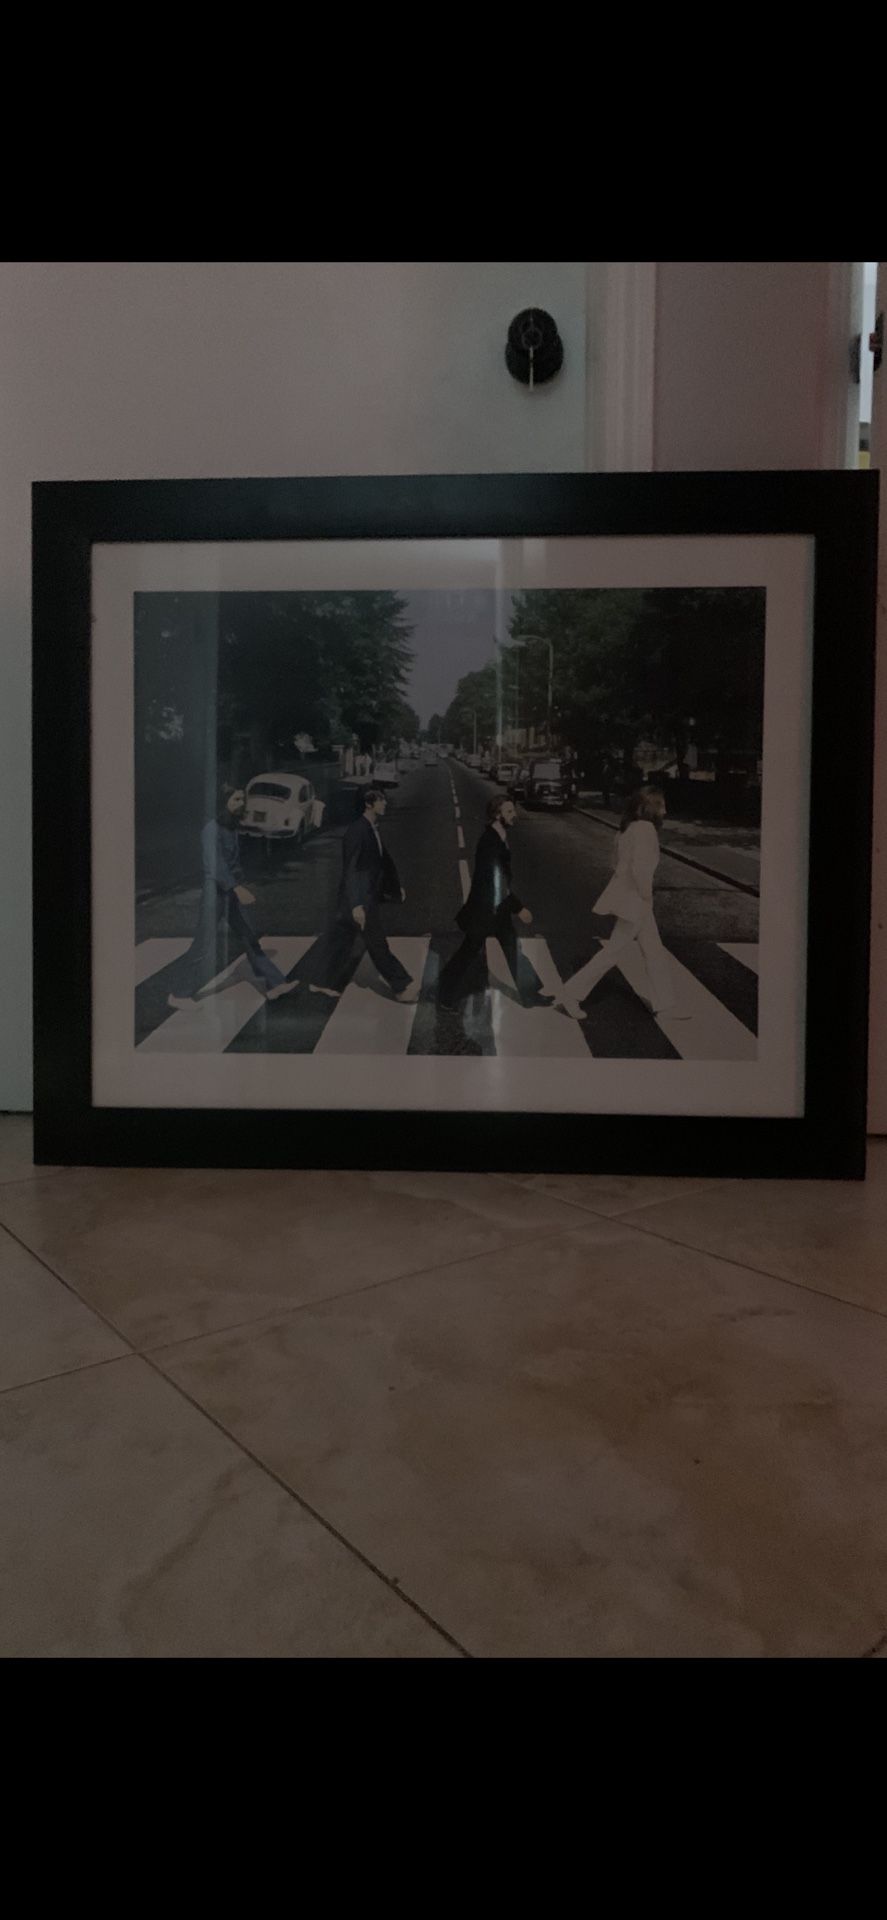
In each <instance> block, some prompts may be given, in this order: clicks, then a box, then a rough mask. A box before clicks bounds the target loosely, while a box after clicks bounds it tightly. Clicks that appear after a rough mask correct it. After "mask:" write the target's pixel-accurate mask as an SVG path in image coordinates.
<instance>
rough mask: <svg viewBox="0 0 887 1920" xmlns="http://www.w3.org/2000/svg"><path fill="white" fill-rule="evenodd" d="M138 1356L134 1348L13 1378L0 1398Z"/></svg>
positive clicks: (46, 1385) (135, 1358)
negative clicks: (30, 1377) (31, 1376)
mask: <svg viewBox="0 0 887 1920" xmlns="http://www.w3.org/2000/svg"><path fill="white" fill-rule="evenodd" d="M77 1298H78V1299H79V1295H77ZM140 1357H141V1356H140V1355H139V1354H138V1353H136V1352H135V1351H134V1350H130V1351H128V1352H127V1353H107V1354H106V1355H105V1358H104V1360H84V1361H82V1362H81V1364H80V1365H79V1366H73V1367H60V1368H59V1370H58V1372H57V1373H41V1374H39V1375H38V1377H37V1379H36V1380H13V1381H11V1382H10V1384H9V1386H8V1387H0V1400H3V1399H5V1397H6V1395H7V1394H8V1393H25V1392H26V1390H27V1388H28V1387H48V1386H50V1385H51V1383H52V1381H53V1380H71V1379H72V1378H73V1376H74V1374H75V1373H95V1372H96V1370H97V1368H99V1367H116V1366H117V1365H118V1364H119V1362H120V1361H121V1360H138V1359H140Z"/></svg>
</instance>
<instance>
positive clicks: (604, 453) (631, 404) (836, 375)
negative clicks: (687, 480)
mask: <svg viewBox="0 0 887 1920" xmlns="http://www.w3.org/2000/svg"><path fill="white" fill-rule="evenodd" d="M844 274H849V267H848V268H842V267H840V266H839V267H837V268H836V267H835V266H834V265H830V264H829V263H825V262H816V261H814V262H787V263H786V262H775V263H774V262H735V261H732V262H731V261H727V262H721V263H712V262H698V261H696V262H694V261H689V262H686V261H684V262H680V261H678V262H664V263H661V262H660V263H659V264H658V265H655V264H654V263H640V264H638V263H632V262H628V263H620V262H616V263H612V262H611V263H606V262H605V263H592V264H590V265H588V264H584V263H579V262H572V261H570V262H559V263H558V262H555V263H551V262H542V263H539V262H537V263H521V262H518V263H514V262H511V263H509V262H493V263H487V264H484V263H477V262H469V263H459V262H455V263H454V262H425V263H416V262H407V263H404V262H393V263H383V262H371V263H369V264H359V263H358V264H355V263H350V262H333V263H329V262H325V263H321V264H319V265H318V264H310V263H305V262H296V263H274V262H272V263H270V264H262V263H259V264H254V263H250V264H245V263H244V264H238V263H231V262H223V263H215V264H213V263H208V264H196V265H195V264H192V263H178V262H176V263H166V264H163V263H161V264H159V265H158V264H152V263H148V264H146V263H142V262H129V263H127V262H111V263H105V264H102V263H98V264H95V263H90V264H84V263H77V262H74V263H60V264H53V263H43V264H40V263H38V264H36V265H35V264H15V263H12V264H9V263H6V264H2V263H0V817H2V820H3V833H2V835H0V1109H2V1108H4V1107H25V1106H27V1105H28V1104H29V1102H30V1089H31V1075H30V1045H31V1042H30V1013H29V1009H30V888H29V881H28V873H29V863H30V832H29V809H30V757H29V747H28V733H29V724H30V723H29V668H28V659H29V644H30V643H29V623H30V578H29V573H30V554H29V538H30V521H29V515H30V502H29V487H30V482H31V480H33V479H42V480H48V479H69V480H73V479H94V478H101V479H112V478H114V479H128V478H143V477H166V476H170V477H172V476H224V475H234V474H242V475H248V474H258V475H262V474H266V475H274V474H298V473H361V472H363V473H410V472H414V473H415V472H418V473H423V472H424V473H434V472H437V473H447V472H450V473H453V472H483V471H487V472H496V471H500V472H508V471H523V472H527V471H530V472H532V471H536V472H552V471H555V472H556V471H575V470H579V469H581V468H583V467H584V466H585V465H586V463H587V464H589V465H595V466H598V467H603V468H608V469H609V468H618V467H623V466H624V467H632V468H636V469H639V468H643V467H644V466H651V465H652V466H655V467H656V468H658V469H660V470H667V469H669V468H682V469H691V470H692V469H694V468H696V469H713V468H717V467H752V468H763V467H780V468H791V467H816V466H828V465H839V464H843V461H844V451H843V449H844V445H845V443H846V426H847V406H846V402H847V399H848V397H849V396H848V394H847V390H846V389H847V365H848V362H847V346H848V333H849V328H848V325H847V317H846V303H845V300H844V281H843V279H842V275H844ZM528 305H540V306H546V307H548V308H549V309H550V311H551V312H552V313H553V314H554V315H555V318H556V319H557V321H558V324H559V327H560V330H561V334H562V337H563V339H564V344H565V365H564V371H563V374H562V375H561V376H560V378H559V379H558V380H557V381H556V382H554V383H553V384H552V386H551V387H547V388H546V387H543V388H541V389H539V390H537V392H536V393H535V394H533V395H532V396H530V395H528V393H527V392H526V390H525V389H523V388H521V387H519V386H518V385H517V384H516V383H515V382H514V381H512V380H511V379H510V377H509V376H508V374H507V373H506V371H505V368H504V362H503V353H504V345H505V335H506V331H507V327H508V323H509V321H510V320H511V319H512V318H513V316H514V314H515V313H516V312H518V311H519V309H520V308H521V307H524V306H528ZM654 321H655V324H654ZM586 368H587V369H588V374H589V378H588V381H587V376H586ZM857 405H858V401H857ZM857 417H858V416H857ZM623 429H624V431H623ZM880 752H881V755H882V758H884V759H887V742H884V743H882V745H881V748H880ZM59 990H60V992H63V991H64V956H60V975H59ZM883 1045H884V1046H885V1047H887V1033H885V1035H884V1037H883Z"/></svg>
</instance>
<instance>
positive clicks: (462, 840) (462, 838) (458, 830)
mask: <svg viewBox="0 0 887 1920" xmlns="http://www.w3.org/2000/svg"><path fill="white" fill-rule="evenodd" d="M456 839H457V840H458V842H459V845H460V847H463V848H464V846H465V835H464V833H463V832H462V828H461V827H457V828H456Z"/></svg>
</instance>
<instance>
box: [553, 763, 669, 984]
mask: <svg viewBox="0 0 887 1920" xmlns="http://www.w3.org/2000/svg"><path fill="white" fill-rule="evenodd" d="M664 819H665V799H664V797H663V795H662V794H661V793H660V792H659V790H658V788H656V787H639V788H638V789H637V791H636V792H635V793H632V794H630V795H629V798H628V802H627V804H626V808H625V812H624V814H623V816H622V824H621V826H620V829H619V833H618V835H617V839H616V851H615V862H614V864H615V872H614V874H613V878H612V880H609V881H608V882H607V885H606V886H605V888H604V891H603V893H602V894H601V896H600V898H599V899H598V900H596V901H595V903H594V911H595V913H613V914H615V915H616V925H615V927H614V928H613V931H612V933H611V935H610V938H609V940H605V941H604V944H603V946H602V947H601V949H600V951H599V952H598V953H596V954H595V956H594V959H593V960H589V961H588V964H587V965H586V966H584V967H580V969H579V972H578V973H574V974H573V975H572V977H571V978H570V979H569V980H567V981H566V982H565V984H564V991H563V995H562V997H561V1002H560V1004H561V1006H562V1007H563V1008H564V1011H565V1012H566V1013H568V1014H570V1016H571V1018H572V1019H574V1020H585V1019H587V1017H588V1016H587V1014H586V1012H585V1009H584V1007H583V1006H582V1005H581V1002H582V1001H583V1000H585V999H587V998H588V995H589V994H590V992H591V990H592V987H596V986H597V983H598V981H599V980H601V979H603V976H604V974H605V973H608V972H609V969H610V968H611V967H614V966H617V965H618V962H619V957H620V954H624V953H625V950H626V948H627V947H630V946H631V945H632V944H633V943H634V942H636V943H637V946H638V949H639V951H640V953H641V955H642V956H643V960H644V965H645V967H646V970H647V978H648V981H649V985H650V994H649V998H647V996H646V995H642V996H641V997H642V998H643V999H644V1001H645V1004H646V1005H647V1006H648V1007H649V1008H650V1011H651V1013H655V1014H667V1015H668V1017H669V1018H670V1019H672V1020H681V1019H685V1018H686V1015H685V1014H684V1013H683V1011H682V1010H681V1009H680V1008H679V1007H677V1006H676V1005H675V1000H674V985H673V981H672V971H671V963H670V961H669V957H668V954H667V952H666V949H665V947H664V946H663V944H662V940H661V939H660V935H659V928H658V927H657V925H656V918H655V915H654V912H653V875H654V873H655V871H656V868H657V866H658V864H659V828H660V826H661V824H662V821H663V820H664Z"/></svg>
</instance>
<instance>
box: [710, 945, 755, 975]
mask: <svg viewBox="0 0 887 1920" xmlns="http://www.w3.org/2000/svg"><path fill="white" fill-rule="evenodd" d="M718 946H719V947H720V949H721V952H722V953H729V954H730V955H731V957H732V959H734V960H739V961H741V962H742V965H743V966H744V967H749V968H750V969H751V971H752V973H758V972H759V966H758V955H759V952H760V949H759V947H758V943H757V941H756V940H748V941H741V942H740V941H734V940H719V941H718Z"/></svg>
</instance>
